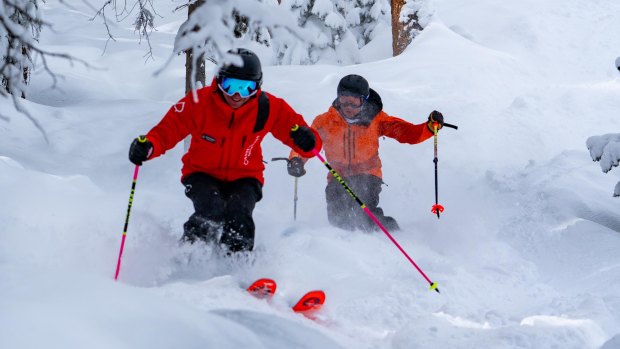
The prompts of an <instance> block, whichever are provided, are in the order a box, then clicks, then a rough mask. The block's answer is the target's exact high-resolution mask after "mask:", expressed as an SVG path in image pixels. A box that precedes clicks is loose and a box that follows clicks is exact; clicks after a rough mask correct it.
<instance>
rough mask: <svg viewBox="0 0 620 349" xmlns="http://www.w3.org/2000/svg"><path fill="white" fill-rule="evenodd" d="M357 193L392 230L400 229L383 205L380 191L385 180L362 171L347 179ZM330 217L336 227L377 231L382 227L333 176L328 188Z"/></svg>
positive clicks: (371, 210) (386, 226) (328, 215)
mask: <svg viewBox="0 0 620 349" xmlns="http://www.w3.org/2000/svg"><path fill="white" fill-rule="evenodd" d="M343 179H344V181H345V183H347V185H348V186H349V188H351V190H352V191H353V192H354V193H355V195H356V196H357V197H358V198H359V199H360V200H362V202H363V203H364V204H365V205H366V206H367V207H368V208H369V209H370V212H372V213H373V214H374V215H375V217H377V219H378V220H379V222H381V224H383V225H384V226H385V228H386V229H387V230H388V231H394V230H399V229H400V227H399V226H398V223H397V222H396V220H395V219H394V218H392V217H388V216H386V215H385V214H384V213H383V209H381V208H380V207H379V193H381V184H382V183H383V181H382V180H381V178H379V177H377V176H373V175H370V174H359V175H354V176H349V177H347V178H343ZM325 198H326V200H327V219H328V220H329V223H330V224H331V225H333V226H335V227H338V228H341V229H346V230H356V229H359V230H363V231H367V232H368V231H374V230H378V229H379V227H378V226H377V225H376V224H375V222H374V221H373V220H372V219H371V218H370V217H368V215H367V214H366V212H364V210H362V208H361V207H360V205H359V204H358V203H357V201H355V199H353V197H352V196H351V195H349V193H348V192H347V191H346V190H345V188H344V187H343V186H342V184H340V183H339V182H338V181H336V180H334V179H331V180H329V181H328V183H327V187H326V188H325Z"/></svg>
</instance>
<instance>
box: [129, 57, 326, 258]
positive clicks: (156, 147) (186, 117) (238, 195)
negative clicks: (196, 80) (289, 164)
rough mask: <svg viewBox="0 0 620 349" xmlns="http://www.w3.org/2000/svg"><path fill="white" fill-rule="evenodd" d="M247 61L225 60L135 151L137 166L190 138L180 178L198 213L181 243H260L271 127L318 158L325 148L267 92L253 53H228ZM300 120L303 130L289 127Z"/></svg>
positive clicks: (235, 246) (242, 246)
mask: <svg viewBox="0 0 620 349" xmlns="http://www.w3.org/2000/svg"><path fill="white" fill-rule="evenodd" d="M229 53H230V54H234V55H237V56H238V57H240V58H241V59H242V61H243V66H236V65H234V64H227V65H224V66H223V67H222V68H220V69H219V71H218V74H217V76H216V77H215V78H214V79H213V82H212V83H211V85H210V86H206V87H204V88H202V89H200V90H198V91H197V95H198V99H197V100H194V98H193V96H192V94H191V93H190V94H188V95H187V96H185V97H184V98H183V99H181V100H180V101H179V102H178V103H177V104H175V105H174V106H172V108H170V110H169V111H168V113H166V115H165V116H164V118H163V119H162V120H161V121H160V122H159V124H157V125H156V126H155V127H153V129H151V130H150V131H149V132H148V133H147V134H146V141H144V139H143V138H140V137H138V138H136V139H135V140H134V141H133V142H132V143H131V147H130V149H129V160H130V161H131V162H133V163H134V164H136V165H142V162H143V161H146V160H151V159H153V158H156V157H158V156H160V155H162V154H164V153H165V152H166V151H167V150H169V149H171V148H173V147H174V146H175V145H176V144H177V143H178V142H179V141H181V140H182V139H184V138H185V137H187V136H188V135H191V136H192V138H191V144H190V147H189V150H188V151H187V153H186V154H185V155H184V156H183V169H182V178H181V182H182V183H183V185H184V186H185V194H186V195H187V197H189V198H190V199H191V200H192V202H193V204H194V210H195V212H194V213H193V214H192V215H191V216H190V217H189V220H188V221H187V222H186V223H185V224H184V227H183V228H184V233H183V240H185V241H188V242H191V243H193V242H195V241H197V240H202V241H205V242H212V241H215V242H217V241H218V239H219V243H221V244H222V245H223V246H224V247H226V248H227V249H228V250H229V251H231V252H237V251H251V250H252V249H253V247H254V229H255V226H254V221H253V219H252V211H253V210H254V206H255V204H256V202H258V201H260V199H261V198H262V186H263V183H264V178H263V171H264V169H265V166H264V164H263V154H262V150H261V142H262V140H263V138H264V137H265V136H266V135H267V133H268V132H271V134H272V135H273V136H274V137H276V138H277V139H279V140H280V141H281V142H282V143H284V144H286V145H287V146H289V147H291V148H292V149H294V150H295V151H297V152H300V154H302V155H303V156H304V157H312V156H313V153H312V150H313V149H317V150H320V149H321V140H320V138H319V136H318V133H317V132H316V131H314V130H312V129H311V128H310V127H308V125H307V123H306V122H305V121H304V119H303V118H302V116H301V115H299V114H297V113H296V112H295V111H294V110H293V109H292V108H291V107H290V106H289V105H288V104H287V103H286V102H285V101H284V100H283V99H281V98H278V97H276V96H274V95H272V94H269V93H267V92H264V91H262V89H261V83H262V80H263V73H262V69H261V63H260V60H259V58H258V56H256V54H254V53H253V52H252V51H250V50H246V49H237V50H233V51H229ZM295 125H299V129H297V131H295V132H292V131H291V129H292V128H293V127H294V126H295Z"/></svg>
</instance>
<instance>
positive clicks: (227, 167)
mask: <svg viewBox="0 0 620 349" xmlns="http://www.w3.org/2000/svg"><path fill="white" fill-rule="evenodd" d="M234 121H235V112H234V111H233V113H232V115H231V116H230V121H229V122H228V131H227V132H226V134H230V129H231V128H232V126H233V123H234ZM229 143H230V144H229V145H228V146H226V148H225V149H226V152H225V155H227V156H228V159H227V160H226V167H225V168H224V178H226V180H228V172H230V156H231V154H232V152H231V146H232V142H229Z"/></svg>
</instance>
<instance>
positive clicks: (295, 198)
mask: <svg viewBox="0 0 620 349" xmlns="http://www.w3.org/2000/svg"><path fill="white" fill-rule="evenodd" d="M278 160H284V161H286V163H287V164H288V163H289V162H290V161H291V160H289V159H288V158H272V159H271V161H278ZM298 179H299V177H295V191H294V194H293V220H295V221H296V220H297V180H298Z"/></svg>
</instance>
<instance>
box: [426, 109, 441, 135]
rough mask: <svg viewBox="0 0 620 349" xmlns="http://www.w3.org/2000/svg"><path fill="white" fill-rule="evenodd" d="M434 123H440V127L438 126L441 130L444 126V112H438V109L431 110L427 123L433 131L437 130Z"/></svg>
mask: <svg viewBox="0 0 620 349" xmlns="http://www.w3.org/2000/svg"><path fill="white" fill-rule="evenodd" d="M434 123H438V124H439V127H437V129H438V130H441V128H442V127H443V114H442V113H440V112H438V111H437V110H433V111H432V112H431V115H429V116H428V123H427V124H426V126H428V129H429V130H431V132H433V133H434V132H435V125H434Z"/></svg>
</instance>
